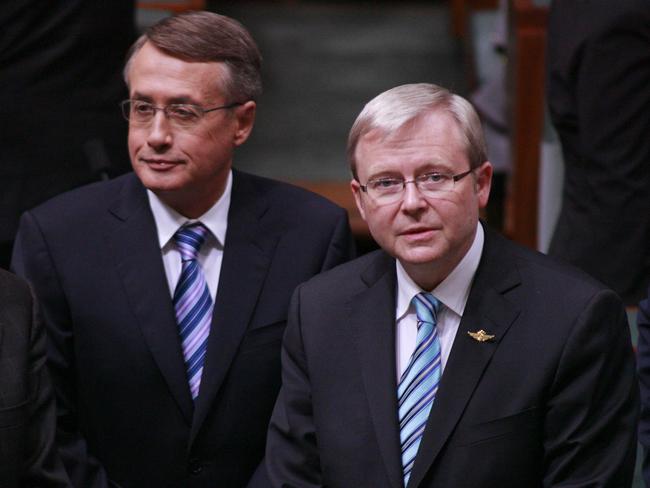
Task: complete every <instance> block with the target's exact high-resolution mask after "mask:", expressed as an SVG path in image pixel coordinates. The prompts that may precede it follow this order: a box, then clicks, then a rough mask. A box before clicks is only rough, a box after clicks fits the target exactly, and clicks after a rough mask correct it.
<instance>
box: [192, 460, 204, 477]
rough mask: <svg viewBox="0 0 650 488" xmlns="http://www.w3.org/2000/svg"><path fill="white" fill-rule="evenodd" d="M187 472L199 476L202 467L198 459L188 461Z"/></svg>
mask: <svg viewBox="0 0 650 488" xmlns="http://www.w3.org/2000/svg"><path fill="white" fill-rule="evenodd" d="M189 470H190V473H192V474H194V475H197V474H201V471H203V466H202V465H201V461H199V460H198V459H190V465H189Z"/></svg>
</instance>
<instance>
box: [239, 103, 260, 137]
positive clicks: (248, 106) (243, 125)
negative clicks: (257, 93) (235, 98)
mask: <svg viewBox="0 0 650 488" xmlns="http://www.w3.org/2000/svg"><path fill="white" fill-rule="evenodd" d="M256 109H257V104H256V103H255V102H254V101H252V100H249V101H248V102H246V103H244V104H242V105H240V106H239V107H235V109H234V112H235V113H234V115H235V118H236V121H237V127H236V128H235V136H234V138H233V144H234V145H235V146H241V145H242V144H243V143H244V142H246V139H248V136H250V134H251V131H252V130H253V124H254V123H255V111H256Z"/></svg>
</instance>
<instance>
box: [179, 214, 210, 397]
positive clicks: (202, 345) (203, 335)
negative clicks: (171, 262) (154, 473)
mask: <svg viewBox="0 0 650 488" xmlns="http://www.w3.org/2000/svg"><path fill="white" fill-rule="evenodd" d="M207 232H208V229H207V228H206V227H205V226H204V225H203V224H201V223H196V224H191V225H187V226H184V227H181V228H180V229H179V230H178V231H177V232H176V234H174V240H175V241H176V247H177V248H178V251H179V252H180V254H181V266H182V268H181V276H180V278H179V279H178V284H177V285H176V290H175V291H174V309H175V310H176V323H177V324H178V329H179V333H180V336H181V345H182V347H183V356H184V357H185V367H186V370H187V379H188V381H189V384H190V392H191V393H192V398H193V399H196V397H197V396H198V395H199V386H200V385H201V373H202V372H203V361H204V359H205V351H206V349H207V345H208V334H209V333H210V323H211V321H212V308H213V302H212V297H211V296H210V290H209V289H208V285H207V284H206V282H205V276H204V275H203V270H202V269H201V265H200V264H199V262H198V260H197V259H196V255H197V254H198V252H199V249H200V248H201V246H202V245H203V243H204V242H205V236H206V234H207Z"/></svg>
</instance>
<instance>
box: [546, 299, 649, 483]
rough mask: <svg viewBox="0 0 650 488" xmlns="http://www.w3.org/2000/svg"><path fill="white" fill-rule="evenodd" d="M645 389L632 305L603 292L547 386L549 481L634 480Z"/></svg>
mask: <svg viewBox="0 0 650 488" xmlns="http://www.w3.org/2000/svg"><path fill="white" fill-rule="evenodd" d="M638 389H639V387H638V384H637V377H636V371H635V362H634V354H633V350H632V343H631V340H630V334H629V328H628V323H627V317H626V314H625V310H624V308H623V306H622V303H621V302H620V299H619V298H618V297H617V296H616V295H615V294H614V292H612V291H609V290H603V291H599V292H598V293H596V294H595V295H594V296H593V297H592V298H591V300H590V301H589V302H588V303H587V305H586V307H585V308H584V309H583V310H582V311H581V313H580V314H578V316H577V318H576V320H575V322H574V324H573V326H572V329H571V332H570V334H569V336H568V337H567V340H566V343H565V345H564V349H563V351H562V353H561V356H560V358H559V362H558V365H557V368H556V371H555V375H554V380H553V382H552V384H551V385H550V387H549V391H548V393H547V395H548V397H547V402H546V415H545V420H544V463H543V464H544V478H543V480H544V482H543V486H545V487H569V486H571V487H576V488H577V487H584V488H586V487H588V486H589V487H601V488H606V487H612V488H613V487H628V486H630V484H631V483H632V477H633V473H634V466H635V461H636V445H637V433H636V429H637V421H638V411H639V407H638V401H639V392H638Z"/></svg>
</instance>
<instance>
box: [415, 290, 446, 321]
mask: <svg viewBox="0 0 650 488" xmlns="http://www.w3.org/2000/svg"><path fill="white" fill-rule="evenodd" d="M412 302H413V305H415V313H416V314H417V317H418V329H419V328H420V326H421V324H422V323H423V322H424V323H429V324H432V325H435V324H436V322H437V320H438V310H440V301H438V299H437V298H436V297H434V296H433V295H432V294H431V293H425V292H421V293H418V294H417V295H415V296H414V297H413V300H412Z"/></svg>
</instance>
